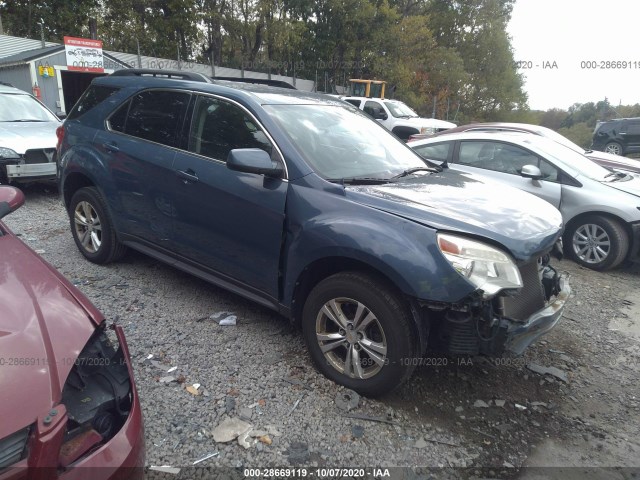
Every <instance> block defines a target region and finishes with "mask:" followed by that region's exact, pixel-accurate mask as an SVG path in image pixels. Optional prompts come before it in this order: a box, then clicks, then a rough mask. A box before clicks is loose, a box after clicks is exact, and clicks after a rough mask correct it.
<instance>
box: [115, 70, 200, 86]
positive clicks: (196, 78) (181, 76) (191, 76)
mask: <svg viewBox="0 0 640 480" xmlns="http://www.w3.org/2000/svg"><path fill="white" fill-rule="evenodd" d="M111 76H112V77H156V78H168V79H175V80H191V81H192V82H205V83H211V79H210V78H209V77H207V76H206V75H203V74H202V73H197V72H184V71H182V70H154V69H150V68H123V69H121V70H116V71H115V72H113V73H112V74H111Z"/></svg>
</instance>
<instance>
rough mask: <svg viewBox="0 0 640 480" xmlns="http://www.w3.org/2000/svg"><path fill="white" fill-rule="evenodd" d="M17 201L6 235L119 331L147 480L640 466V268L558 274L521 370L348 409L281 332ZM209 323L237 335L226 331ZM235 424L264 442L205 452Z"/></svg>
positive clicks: (430, 374)
mask: <svg viewBox="0 0 640 480" xmlns="http://www.w3.org/2000/svg"><path fill="white" fill-rule="evenodd" d="M25 193H26V195H27V203H26V205H25V206H24V207H23V208H21V209H20V210H19V211H17V212H15V213H14V214H12V215H10V216H9V217H7V218H6V219H5V222H6V223H7V224H8V225H9V227H10V228H11V229H12V230H13V231H14V232H15V233H17V234H19V235H20V236H21V238H22V239H23V240H24V241H25V242H26V243H27V244H28V245H29V246H31V247H32V248H33V249H36V250H38V251H39V252H41V255H42V256H43V257H44V258H45V259H46V260H47V261H49V262H50V263H51V264H52V265H54V266H55V267H56V268H57V269H58V270H60V271H61V272H62V273H63V274H64V275H65V276H66V277H67V278H69V279H70V280H71V281H72V282H73V283H74V284H75V285H77V286H78V287H79V288H80V289H81V290H82V291H83V292H84V293H85V294H86V295H87V296H88V297H89V298H90V299H91V301H92V302H94V304H95V305H96V306H97V307H98V308H100V309H101V311H102V312H103V313H104V314H105V316H106V317H107V318H108V319H109V320H110V321H115V322H118V323H119V324H121V325H122V326H123V327H124V329H125V333H126V336H127V340H128V343H129V347H130V350H131V355H132V358H133V362H134V369H135V376H136V383H137V387H138V391H139V393H140V397H141V401H142V406H143V413H144V418H145V428H146V440H147V441H146V445H147V462H148V465H171V466H174V467H186V466H189V465H192V464H193V462H194V461H196V460H198V459H200V458H202V457H204V456H206V455H207V454H210V453H214V452H218V455H216V456H213V457H211V458H209V459H207V460H205V461H203V462H201V463H200V465H203V466H228V467H252V468H257V467H267V466H276V467H287V466H293V465H305V466H326V467H349V466H352V467H379V466H387V467H394V466H411V467H416V466H424V467H473V468H471V469H469V470H452V471H450V472H449V474H451V475H452V476H454V477H455V476H469V475H471V476H473V475H476V474H478V475H480V474H481V473H482V474H483V475H495V476H499V477H501V478H505V477H513V476H515V475H517V474H518V472H519V467H521V466H523V465H543V466H544V465H565V466H569V465H572V466H594V465H595V466H597V465H609V466H628V467H638V465H639V460H638V459H640V445H639V444H638V438H640V437H639V436H638V433H640V432H639V431H638V430H639V428H638V425H640V422H638V417H639V413H640V392H639V387H638V385H639V384H640V383H639V382H638V374H639V373H640V321H639V317H640V295H638V292H640V269H639V268H638V267H637V266H636V267H625V268H623V269H620V270H617V271H614V272H610V273H598V272H592V271H589V270H585V269H582V268H579V267H578V266H577V265H575V264H573V263H571V262H568V261H562V262H560V263H559V264H558V266H559V267H560V269H562V270H567V271H569V272H570V273H571V275H572V278H571V284H572V287H573V291H574V298H572V300H571V304H570V306H569V308H568V311H567V313H566V316H567V318H565V319H564V320H563V321H562V322H561V324H560V325H559V326H558V328H557V329H556V330H554V331H553V332H552V333H551V334H550V335H548V336H547V338H545V340H544V341H543V342H540V343H538V344H537V345H535V346H534V348H532V349H530V350H529V351H528V352H527V353H526V354H525V356H524V357H522V358H515V359H503V360H502V361H487V360H484V359H480V358H473V359H463V360H464V361H463V362H462V363H461V362H460V361H458V360H456V359H453V358H449V359H444V360H441V361H440V362H439V365H435V366H434V365H433V364H431V365H429V364H426V365H424V366H420V367H418V368H417V370H416V374H415V375H414V377H413V379H412V380H411V381H410V382H409V383H408V384H407V385H406V386H404V387H403V388H401V389H400V390H399V391H397V392H394V393H393V394H390V395H388V396H387V397H385V398H383V399H378V400H371V399H367V398H359V399H358V401H357V405H356V406H355V407H352V405H351V404H349V408H345V393H348V392H345V390H344V389H343V388H342V387H338V386H336V385H335V384H333V383H332V382H330V381H329V380H326V379H325V378H324V377H323V376H322V375H320V374H319V373H317V372H316V371H315V370H314V368H313V367H312V365H311V362H310V359H309V357H308V355H307V353H306V350H305V347H304V344H303V341H302V337H301V334H300V332H299V331H298V330H297V329H296V328H293V327H291V326H290V325H289V323H288V321H287V320H285V319H283V318H281V317H279V316H278V315H276V314H275V313H273V312H271V311H269V310H265V309H263V308H261V307H259V306H257V305H255V304H253V303H250V302H248V301H246V300H244V299H242V298H240V297H237V296H235V295H233V294H230V293H228V292H226V291H223V290H220V289H218V288H216V287H214V286H211V285H209V284H207V283H205V282H203V281H200V280H198V279H196V278H194V277H191V276H189V275H187V274H185V273H182V272H180V271H178V270H175V269H173V268H171V267H168V266H166V265H163V264H161V263H159V262H157V261H155V260H152V259H150V258H148V257H145V256H144V255H141V254H138V253H135V252H131V253H129V254H128V255H127V257H125V259H124V260H123V261H121V262H120V263H117V264H112V265H108V266H98V265H93V264H91V263H89V262H87V261H86V260H84V258H83V257H82V256H81V254H80V253H79V252H78V250H77V249H76V247H75V245H74V243H73V240H72V237H71V234H70V231H69V226H68V220H67V216H66V214H65V212H64V209H63V206H62V204H61V201H60V199H59V197H58V196H57V192H56V191H55V190H54V189H50V188H46V187H43V186H32V187H28V188H26V189H25ZM217 312H228V313H227V314H226V315H222V316H221V318H225V317H226V316H228V315H230V314H233V315H235V316H236V317H237V324H236V325H229V326H223V325H219V324H218V322H219V321H220V318H219V319H218V320H217V321H216V320H215V319H212V318H210V317H211V316H212V315H213V314H215V313H217ZM150 355H153V357H150ZM425 363H426V362H425ZM434 363H435V362H434ZM527 365H529V366H530V368H527ZM531 365H534V368H533V369H532V368H531ZM173 367H176V368H173ZM538 367H539V368H538ZM549 368H551V369H552V370H548V369H549ZM545 369H546V370H545ZM532 370H533V371H532ZM536 372H540V373H536ZM545 372H547V373H545ZM558 372H561V375H564V376H566V380H567V382H564V381H562V380H560V379H559V378H558V375H559V374H558ZM194 384H200V386H199V388H198V389H197V390H193V391H194V392H195V393H197V395H194V394H192V393H190V392H189V391H188V390H187V388H186V387H189V386H193V385H194ZM336 400H337V401H336ZM347 400H348V401H349V400H350V401H351V402H352V403H353V398H352V397H350V398H349V399H347ZM348 401H347V402H346V403H349V402H348ZM235 417H238V418H239V419H241V420H243V421H244V422H248V423H250V424H251V425H252V426H253V429H254V433H257V434H261V435H260V436H259V437H258V436H255V437H254V436H251V434H249V435H248V436H247V441H248V442H250V444H251V446H250V448H244V447H243V446H241V445H239V444H238V443H237V441H231V442H228V443H217V442H216V441H215V440H214V438H213V436H214V429H215V428H216V427H217V426H218V425H219V424H221V423H222V422H223V421H225V420H228V419H231V418H235ZM351 417H359V418H351ZM369 417H375V419H376V420H379V421H371V419H370V418H369ZM256 430H257V432H255V431H256ZM512 467H515V468H512ZM487 469H488V470H487ZM440 473H441V474H443V472H440ZM524 474H525V475H527V472H525V473H524Z"/></svg>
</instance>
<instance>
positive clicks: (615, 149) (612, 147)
mask: <svg viewBox="0 0 640 480" xmlns="http://www.w3.org/2000/svg"><path fill="white" fill-rule="evenodd" d="M604 151H605V152H607V153H612V154H614V155H622V145H620V144H619V143H618V142H609V143H607V144H606V145H605V147H604Z"/></svg>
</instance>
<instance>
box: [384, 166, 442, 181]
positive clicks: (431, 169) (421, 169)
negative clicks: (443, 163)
mask: <svg viewBox="0 0 640 480" xmlns="http://www.w3.org/2000/svg"><path fill="white" fill-rule="evenodd" d="M441 171H442V167H438V166H436V167H414V168H409V169H407V170H405V171H404V172H402V173H399V174H398V175H394V176H393V177H391V178H402V177H406V176H408V175H411V174H412V173H416V172H431V173H440V172H441Z"/></svg>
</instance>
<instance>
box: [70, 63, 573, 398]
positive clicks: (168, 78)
mask: <svg viewBox="0 0 640 480" xmlns="http://www.w3.org/2000/svg"><path fill="white" fill-rule="evenodd" d="M58 138H59V146H58V150H59V157H58V158H59V159H60V172H59V176H60V178H59V182H60V192H61V194H62V196H63V198H64V203H65V205H66V208H67V210H68V213H69V218H70V225H71V232H72V234H73V238H74V240H75V242H76V244H77V246H78V248H79V250H80V251H81V252H82V254H83V255H84V256H85V257H86V258H87V259H88V260H89V261H92V262H95V263H99V264H103V263H108V262H112V261H115V260H117V259H119V258H120V257H122V255H123V254H124V253H125V251H126V249H127V248H132V249H135V250H138V251H140V252H143V253H145V254H148V255H150V256H152V257H154V258H156V259H159V260H161V261H163V262H166V263H168V264H170V265H172V266H174V267H176V268H179V269H181V270H184V271H187V272H190V273H192V274H194V275H196V276H198V277H200V278H203V279H205V280H207V281H209V282H211V283H213V284H215V285H218V286H221V287H223V288H226V289H228V290H231V291H233V292H235V293H237V294H239V295H242V296H244V297H246V298H249V299H251V300H253V301H255V302H257V303H260V304H262V305H265V306H267V307H269V308H272V309H274V310H276V311H277V312H280V313H281V314H282V315H284V316H286V317H288V318H290V319H291V320H292V321H294V322H296V323H298V324H300V325H301V327H302V333H303V336H304V339H305V341H306V343H307V346H308V349H309V352H310V355H311V358H312V359H313V361H314V363H315V365H316V366H317V368H318V369H319V370H320V371H321V372H322V373H323V374H324V375H326V376H327V377H329V378H330V379H332V380H334V381H336V382H337V383H340V384H342V385H344V386H346V387H348V388H351V389H354V390H356V391H358V392H360V393H362V394H365V395H380V394H383V393H385V392H387V391H389V390H391V389H393V388H395V387H397V386H398V385H400V384H401V383H402V382H404V381H405V380H407V379H408V378H409V377H410V375H411V373H412V371H413V370H414V368H415V366H416V365H418V364H419V363H420V360H421V358H422V357H423V356H424V355H425V353H426V352H430V353H429V354H430V355H433V354H435V352H443V353H445V354H450V355H465V356H467V355H477V354H486V355H501V354H503V353H504V352H506V351H509V352H513V353H515V354H520V353H522V352H523V351H524V349H525V348H526V347H527V346H528V345H530V344H531V343H532V342H534V341H535V340H536V339H537V338H539V337H540V336H541V335H543V334H545V333H546V332H548V331H549V330H550V329H551V328H553V327H554V325H556V323H557V322H558V320H559V318H560V317H561V315H562V312H563V309H564V305H565V302H566V300H567V298H568V296H569V286H568V284H567V283H566V282H565V281H564V278H561V276H560V275H558V273H557V272H556V271H555V270H554V269H553V268H552V267H551V266H550V265H549V259H550V252H552V250H553V248H554V245H555V244H556V242H557V240H558V239H559V237H560V234H561V232H562V218H561V216H560V213H559V212H558V211H557V210H556V209H555V208H553V207H552V206H551V205H550V204H548V203H547V202H545V201H543V200H540V199H538V198H536V197H534V196H532V195H530V194H527V193H524V192H520V191H518V190H515V189H511V188H509V187H504V186H500V185H497V184H495V185H493V184H492V185H487V184H485V183H484V181H483V180H481V179H480V178H477V177H474V176H472V175H470V174H464V173H457V172H453V171H446V170H445V171H443V170H442V169H441V168H440V167H438V166H436V165H433V164H431V163H429V162H428V161H426V160H424V159H422V158H420V157H419V156H418V155H417V154H415V153H414V152H413V151H412V150H411V149H409V148H408V147H407V146H406V145H404V144H403V143H402V142H401V141H399V140H398V139H397V138H395V137H394V136H393V135H392V134H391V133H389V132H387V131H386V130H385V129H384V128H383V127H382V126H380V125H378V124H377V123H376V122H375V121H373V120H371V119H369V118H368V117H367V116H366V115H364V114H363V113H362V112H360V111H359V110H358V109H357V108H355V107H353V106H351V105H348V104H346V103H344V102H342V101H340V100H337V99H333V98H331V97H328V96H324V95H319V94H313V93H308V92H300V91H296V90H291V89H284V88H274V87H270V86H265V85H252V84H246V83H239V82H231V81H218V80H211V79H209V78H208V77H204V76H199V75H194V74H185V73H178V72H154V71H146V70H126V71H121V72H116V73H114V74H112V75H110V76H108V77H102V78H98V79H96V80H94V81H93V83H92V85H91V86H90V88H89V89H88V90H87V91H86V93H85V94H84V95H83V97H82V98H81V99H80V100H79V101H78V103H77V104H76V106H75V107H74V108H73V110H72V111H71V112H70V114H69V117H68V118H67V120H66V121H65V123H64V125H63V126H62V127H61V128H60V129H59V131H58Z"/></svg>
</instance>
